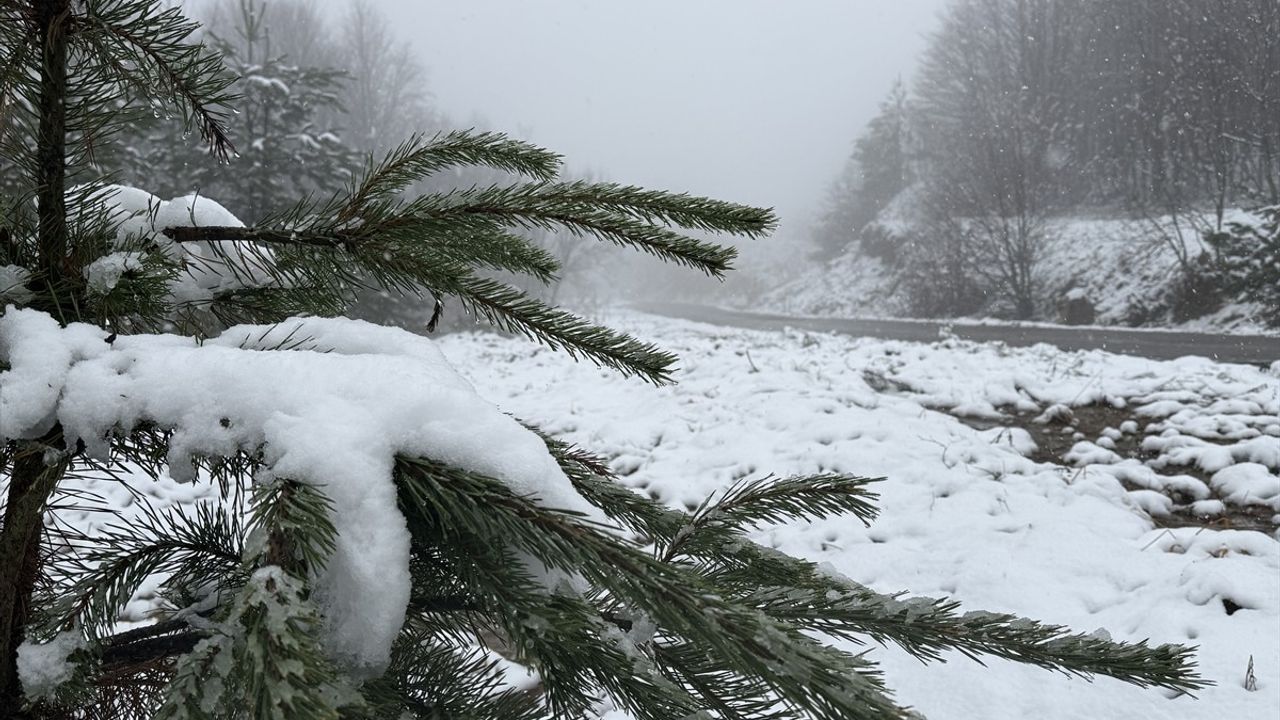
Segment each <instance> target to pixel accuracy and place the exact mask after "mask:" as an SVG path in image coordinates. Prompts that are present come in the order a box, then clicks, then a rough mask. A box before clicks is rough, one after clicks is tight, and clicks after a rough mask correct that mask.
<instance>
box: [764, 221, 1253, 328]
mask: <svg viewBox="0 0 1280 720" xmlns="http://www.w3.org/2000/svg"><path fill="white" fill-rule="evenodd" d="M904 213H905V211H904V210H903V208H901V207H898V206H896V205H895V206H892V207H891V208H890V210H887V211H886V214H885V215H882V217H881V219H880V220H878V221H877V222H878V224H879V226H880V228H882V229H883V230H884V232H886V233H888V234H889V235H891V236H894V237H908V236H909V235H910V234H911V233H912V232H914V229H913V227H912V225H911V223H910V222H909V221H907V220H905V219H904V217H903V215H904ZM1252 217H1253V216H1251V215H1248V214H1247V213H1244V212H1241V211H1233V212H1232V213H1230V214H1229V215H1228V217H1227V218H1226V220H1227V221H1228V222H1230V221H1245V220H1249V219H1250V218H1252ZM1199 222H1201V223H1206V222H1209V220H1207V219H1199ZM1179 237H1180V238H1181V240H1179V239H1178V238H1179ZM1044 238H1045V239H1044V242H1043V245H1042V246H1041V247H1040V248H1038V252H1039V260H1038V262H1037V264H1036V267H1035V271H1034V272H1035V278H1036V282H1037V283H1038V285H1039V288H1040V295H1041V303H1040V304H1041V307H1040V308H1039V319H1042V320H1050V321H1056V320H1057V319H1058V317H1057V315H1058V313H1057V310H1056V309H1055V308H1056V304H1057V303H1058V302H1059V301H1062V300H1064V299H1065V298H1067V297H1068V296H1069V295H1072V294H1073V293H1074V294H1075V295H1077V296H1082V297H1085V298H1087V299H1088V300H1089V301H1090V302H1091V303H1092V304H1093V306H1094V308H1095V311H1096V313H1097V316H1096V321H1097V323H1098V324H1101V325H1121V326H1147V327H1161V328H1179V329H1184V330H1190V331H1205V332H1223V331H1225V332H1239V333H1261V334H1275V333H1276V332H1277V331H1276V329H1275V328H1268V327H1266V326H1265V325H1264V324H1263V323H1262V322H1261V321H1260V320H1259V319H1258V318H1259V317H1260V316H1261V315H1260V308H1259V307H1258V306H1257V305H1256V304H1253V303H1249V302H1228V303H1226V304H1225V305H1223V306H1222V307H1221V308H1219V309H1217V310H1215V311H1213V312H1211V313H1208V314H1205V315H1203V316H1201V317H1196V318H1193V319H1188V320H1182V321H1180V322H1175V321H1174V319H1173V318H1171V310H1170V301H1171V293H1172V291H1173V286H1174V284H1175V282H1176V281H1177V279H1178V277H1179V273H1180V271H1179V265H1178V260H1177V254H1176V253H1175V252H1174V247H1175V245H1178V244H1181V245H1182V247H1183V248H1184V249H1185V250H1184V252H1185V253H1186V254H1187V255H1188V256H1189V257H1190V258H1192V259H1195V258H1198V257H1199V256H1200V254H1201V253H1203V252H1206V251H1207V250H1208V248H1207V246H1206V245H1205V244H1204V243H1203V242H1202V241H1201V240H1200V238H1199V236H1198V234H1197V232H1196V227H1194V226H1188V225H1187V224H1186V219H1185V218H1184V219H1182V221H1181V224H1175V223H1173V222H1172V221H1171V220H1169V219H1168V218H1161V219H1159V220H1144V219H1134V218H1125V217H1085V216H1073V217H1059V218H1053V219H1051V220H1049V221H1047V223H1046V227H1045V230H1044ZM751 304H752V307H753V308H754V309H757V310H765V311H773V312H781V313H787V314H797V315H823V316H844V317H905V316H907V315H909V313H910V309H909V305H908V301H907V297H906V287H905V286H904V285H903V284H902V283H900V282H899V281H898V279H897V277H896V275H895V270H894V268H893V267H892V266H891V264H889V263H887V262H885V261H884V260H882V259H880V258H877V257H873V256H870V255H868V254H866V253H865V252H863V250H862V249H861V247H860V246H859V245H858V244H857V243H853V244H851V245H850V247H849V248H847V249H846V250H845V251H844V252H843V253H842V254H840V255H838V256H837V257H835V258H834V259H832V260H831V261H830V262H828V263H826V264H824V265H822V266H820V267H815V268H813V269H811V270H810V271H808V272H806V273H804V274H802V275H800V276H799V277H797V278H796V279H794V280H791V281H790V282H788V283H786V284H785V285H783V286H782V287H780V288H777V289H775V290H773V291H772V292H770V293H769V294H768V295H766V296H765V298H764V299H763V300H758V299H755V298H752V299H751Z"/></svg>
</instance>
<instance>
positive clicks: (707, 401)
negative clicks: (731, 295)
mask: <svg viewBox="0 0 1280 720" xmlns="http://www.w3.org/2000/svg"><path fill="white" fill-rule="evenodd" d="M609 321H610V322H611V323H613V324H615V325H618V326H620V327H622V328H623V329H626V330H630V331H632V332H635V333H637V334H639V335H641V336H643V337H649V338H654V339H659V340H661V342H662V344H663V345H664V346H665V347H667V348H670V349H672V350H674V351H676V352H678V353H679V354H680V356H681V358H682V360H683V370H682V371H681V372H680V373H679V374H678V376H677V377H678V380H679V384H678V385H676V386H674V387H666V388H661V389H656V390H655V389H654V388H652V387H650V386H648V385H645V384H644V383H642V382H639V381H633V380H625V379H622V378H619V377H617V376H616V375H614V374H613V373H610V372H608V371H604V370H600V369H597V368H594V367H591V366H589V365H582V364H575V363H574V362H573V361H571V360H569V359H568V358H565V357H563V356H561V355H559V354H556V353H553V352H551V351H548V350H546V349H542V348H539V347H537V346H534V345H531V344H529V343H526V342H523V341H520V340H517V339H505V338H500V337H497V336H493V335H482V334H476V335H473V334H465V335H455V336H449V337H445V338H443V339H442V340H441V342H440V345H441V346H442V348H443V349H444V351H445V354H446V356H447V357H449V359H450V360H451V361H452V362H453V363H454V364H456V365H457V366H458V367H461V368H466V374H468V375H470V378H471V380H472V381H473V382H474V383H475V385H476V386H477V388H478V389H479V390H480V392H481V393H482V394H485V395H487V396H488V397H489V398H490V399H491V400H493V401H495V402H497V403H498V404H499V405H500V406H501V407H502V408H503V409H504V410H506V411H508V412H510V413H512V414H514V415H516V416H517V417H520V418H522V419H525V420H528V421H532V422H534V423H537V424H539V425H541V426H543V427H544V428H545V429H547V430H549V431H551V432H553V433H556V434H559V435H562V436H563V437H565V438H566V439H569V440H571V441H572V442H575V443H577V444H580V445H582V446H583V447H585V448H588V449H591V450H594V451H597V452H600V453H602V454H604V455H606V456H607V457H609V458H610V459H611V464H612V467H613V468H614V469H615V470H616V471H617V472H618V473H619V474H620V475H621V476H622V478H623V481H624V482H625V483H626V484H628V485H629V486H631V487H634V488H636V489H638V490H640V491H643V492H647V493H649V494H650V495H652V496H655V497H658V498H661V499H662V500H664V501H666V502H668V503H670V504H672V505H675V506H683V507H689V508H692V507H694V506H696V505H697V504H698V503H700V502H701V501H702V500H703V499H704V498H705V497H706V496H707V495H709V494H711V493H714V492H716V491H718V490H722V489H724V488H726V487H727V486H729V485H730V484H731V483H732V482H733V481H734V480H736V479H739V478H742V477H758V476H760V475H762V474H765V473H770V472H772V473H776V474H780V475H781V474H795V473H816V472H821V471H841V472H847V473H854V474H861V475H870V476H884V477H886V478H888V480H887V482H885V483H883V484H881V485H879V486H878V489H879V490H880V492H881V493H882V499H881V503H880V505H881V508H882V510H883V513H882V515H881V517H880V519H879V520H877V521H876V522H875V523H874V524H873V525H872V526H871V527H870V528H864V527H863V526H862V525H861V524H860V523H858V522H856V521H854V520H851V519H846V520H832V521H825V522H818V523H812V524H800V525H793V526H786V527H778V528H774V529H770V530H767V531H764V532H762V533H760V534H759V539H760V540H762V541H764V542H767V543H769V544H771V545H773V546H776V547H777V548H779V549H781V550H783V551H786V552H790V553H794V554H798V555H803V556H805V557H808V558H810V559H813V560H816V561H821V562H826V563H830V565H831V566H832V567H833V568H834V569H835V570H837V571H839V572H840V573H843V574H845V575H847V576H849V577H851V578H853V579H855V580H857V581H858V582H862V583H866V584H868V585H870V586H871V587H873V588H874V589H876V590H879V591H898V590H905V589H909V590H910V591H911V592H912V593H914V594H925V595H934V596H937V595H948V596H953V597H955V598H957V599H958V600H960V601H962V602H963V604H964V607H965V609H973V610H979V609H980V610H991V611H1001V612H1011V613H1018V614H1022V615H1026V616H1030V617H1034V618H1037V619H1041V620H1045V621H1049V622H1053V623H1061V624H1065V625H1069V626H1072V627H1074V628H1077V629H1079V630H1084V631H1092V630H1095V629H1105V630H1106V631H1107V632H1110V633H1111V635H1112V637H1114V638H1117V639H1124V640H1141V639H1144V638H1150V639H1152V640H1153V641H1154V642H1158V643H1162V642H1174V643H1186V644H1193V645H1198V646H1199V647H1200V650H1199V660H1200V663H1201V666H1202V668H1203V671H1204V673H1205V675H1206V676H1207V677H1208V678H1210V679H1212V680H1213V681H1215V682H1216V683H1217V686H1216V687H1213V688H1210V689H1208V690H1206V691H1205V692H1204V693H1203V694H1202V695H1201V696H1200V697H1199V698H1198V699H1192V698H1188V697H1180V698H1170V697H1168V696H1167V695H1166V694H1165V693H1163V692H1161V691H1153V690H1139V689H1136V688H1134V687H1131V686H1128V685H1124V684H1122V683H1119V682H1116V681H1112V680H1109V679H1098V680H1096V681H1095V682H1093V683H1092V684H1088V683H1086V682H1084V681H1082V680H1079V679H1071V678H1067V677H1062V676H1059V675H1054V674H1051V673H1048V672H1045V671H1042V670H1037V669H1033V668H1028V667H1022V666H1019V665H1016V664H1013V663H1010V662H1005V661H1000V660H990V661H988V667H986V668H984V667H981V666H979V665H977V664H976V663H973V662H971V661H968V660H965V659H964V658H961V657H953V658H951V660H950V661H949V662H948V663H947V664H945V665H938V666H928V667H926V666H922V665H921V664H920V663H919V662H917V661H916V660H914V659H912V658H910V657H909V656H907V655H906V654H905V653H903V652H901V651H899V650H897V649H894V648H879V647H877V648H875V649H873V650H872V653H873V654H874V656H875V657H876V659H877V660H879V661H880V662H881V663H882V664H883V667H884V669H885V671H886V674H887V677H888V681H889V684H890V686H891V687H893V688H895V690H896V692H897V694H898V697H899V699H900V700H901V701H902V702H905V703H909V704H911V705H913V706H915V707H917V708H918V709H920V710H921V711H922V712H924V713H925V714H926V715H927V716H928V717H929V718H931V720H947V719H949V718H950V719H955V720H971V719H972V720H977V719H981V720H1000V719H1004V718H1007V719H1008V720H1021V719H1024V718H1062V719H1064V720H1065V719H1067V718H1073V719H1074V718H1080V717H1117V718H1119V717H1124V718H1154V717H1177V718H1187V719H1195V718H1205V719H1206V720H1208V719H1210V718H1212V719H1214V720H1217V719H1219V718H1239V719H1244V718H1270V717H1277V716H1280V633H1277V627H1280V543H1277V538H1276V537H1275V531H1274V527H1275V521H1276V518H1274V517H1269V518H1265V519H1266V520H1268V521H1269V523H1268V524H1269V527H1270V528H1271V529H1268V530H1267V531H1265V532H1258V531H1241V530H1233V529H1230V528H1229V524H1228V523H1229V519H1230V515H1231V513H1230V512H1229V507H1230V506H1231V505H1234V504H1246V505H1252V506H1254V509H1255V510H1256V509H1262V510H1263V511H1264V514H1270V515H1274V514H1280V478H1278V477H1277V470H1278V468H1280V417H1278V414H1280V378H1277V377H1276V376H1274V375H1271V374H1268V373H1266V372H1263V371H1259V370H1256V369H1253V368H1248V367H1242V366H1228V365H1217V364H1213V363H1210V362H1207V361H1203V360H1193V359H1186V360H1181V361H1175V362H1156V361H1148V360H1143V359H1136V358H1122V357H1117V356H1112V355H1108V354H1105V353H1101V352H1081V353H1063V352H1061V351H1058V350H1056V349H1052V348H1047V347H1044V346H1039V347H1035V348H1029V349H1024V350H1012V349H1006V348H1002V347H1000V346H993V345H973V344H968V343H963V342H956V341H948V342H945V343H940V344H933V345H922V344H913V343H901V342H886V341H878V340H858V339H850V338H844V337H837V336H828V335H812V334H805V333H762V332H751V331H742V330H730V329H725V328H715V327H710V326H705V325H697V324H692V323H684V322H677V321H669V320H657V319H654V318H648V317H644V316H633V315H625V316H621V317H615V318H610V319H609ZM1099 403H1103V404H1107V405H1108V406H1110V407H1114V408H1128V409H1131V410H1132V411H1133V417H1134V418H1136V419H1135V420H1133V421H1132V424H1126V425H1125V427H1124V428H1123V429H1121V428H1119V427H1117V428H1107V431H1104V432H1100V433H1099V436H1098V437H1091V436H1090V437H1084V436H1079V437H1077V435H1076V431H1075V430H1074V429H1071V428H1067V427H1062V428H1061V431H1063V432H1068V433H1071V435H1070V439H1071V440H1072V443H1073V446H1072V448H1071V449H1072V451H1074V452H1077V455H1076V456H1075V457H1074V458H1073V460H1074V461H1075V464H1073V465H1066V464H1057V463H1052V462H1038V461H1036V460H1033V459H1031V457H1030V456H1034V455H1036V448H1035V447H1034V441H1033V440H1032V436H1031V434H1029V433H1027V432H1026V431H1025V430H1022V429H1018V428H1009V429H1004V428H1002V427H1001V422H1002V420H1003V421H1005V422H1008V424H1010V425H1014V424H1016V423H1015V422H1014V418H1013V416H1011V415H1010V416H1006V415H1003V414H1002V411H1010V412H1014V411H1016V412H1020V413H1028V414H1030V413H1034V414H1046V412H1047V414H1048V417H1046V418H1044V420H1045V421H1046V422H1049V421H1051V420H1054V419H1060V418H1058V416H1060V415H1062V413H1063V407H1073V406H1074V407H1076V408H1078V409H1081V410H1082V411H1083V408H1085V407H1086V406H1087V407H1094V406H1097V405H1098V404H1099ZM931 408H934V409H931ZM944 410H945V411H946V412H943V411H944ZM954 414H962V415H966V416H968V417H971V418H972V417H975V416H977V417H981V418H983V419H984V421H985V425H988V426H992V427H988V428H987V429H982V430H980V429H975V428H973V427H970V425H966V424H965V423H962V422H961V421H960V420H958V419H956V417H954ZM1055 427H1057V426H1055ZM1108 431H1109V432H1108ZM1126 432H1127V433H1129V434H1136V435H1139V436H1141V437H1142V438H1143V439H1142V441H1141V442H1142V443H1144V444H1145V447H1146V457H1147V458H1148V461H1147V462H1146V463H1144V462H1140V461H1138V460H1133V459H1129V460H1125V459H1122V458H1121V457H1119V456H1118V455H1116V454H1114V453H1111V452H1110V451H1108V449H1107V447H1106V446H1107V445H1108V444H1113V443H1114V441H1113V440H1112V439H1111V436H1114V435H1116V434H1117V433H1119V434H1121V435H1123V434H1124V433H1126ZM1183 470H1185V471H1186V472H1185V473H1184V472H1183ZM1197 476H1198V477H1202V478H1205V479H1203V480H1202V479H1198V477H1197ZM1197 483H1199V484H1198V485H1197ZM1174 491H1179V492H1181V493H1183V494H1184V495H1189V496H1191V497H1190V498H1189V500H1188V501H1189V502H1200V501H1203V502H1205V503H1211V502H1212V500H1210V498H1211V497H1213V498H1222V499H1224V500H1226V503H1227V506H1228V511H1227V512H1220V513H1219V515H1218V516H1216V517H1217V518H1218V520H1214V519H1213V518H1214V517H1215V516H1213V515H1212V512H1213V510H1214V509H1215V508H1214V507H1212V506H1211V505H1210V504H1205V505H1202V506H1200V508H1199V509H1200V510H1203V511H1204V512H1205V513H1206V514H1207V515H1208V519H1207V520H1206V522H1205V523H1202V524H1199V525H1196V526H1183V527H1176V526H1175V525H1176V523H1170V522H1167V521H1160V522H1157V521H1156V520H1153V519H1152V516H1151V515H1149V514H1148V510H1155V511H1156V512H1157V519H1159V513H1160V509H1161V508H1162V507H1163V506H1164V501H1161V500H1159V499H1158V498H1160V497H1169V496H1171V495H1173V493H1174ZM1178 497H1179V498H1180V499H1186V498H1182V496H1178ZM1197 498H1199V499H1198V500H1197ZM1169 502H1172V500H1170V501H1169ZM1257 506H1261V507H1260V508H1259V507H1257ZM1166 520H1167V518H1166ZM1251 657H1252V659H1253V672H1254V678H1255V679H1254V683H1255V685H1256V690H1254V691H1248V690H1246V689H1245V687H1244V686H1245V684H1246V673H1247V669H1248V667H1249V663H1250V658H1251Z"/></svg>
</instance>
